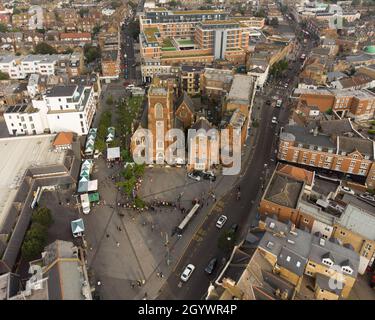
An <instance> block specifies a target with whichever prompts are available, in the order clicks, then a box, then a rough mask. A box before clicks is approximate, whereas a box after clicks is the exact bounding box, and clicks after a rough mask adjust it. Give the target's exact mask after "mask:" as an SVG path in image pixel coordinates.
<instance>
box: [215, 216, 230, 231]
mask: <svg viewBox="0 0 375 320" xmlns="http://www.w3.org/2000/svg"><path fill="white" fill-rule="evenodd" d="M227 220H228V217H227V216H224V215H223V214H222V215H221V216H220V217H219V219H217V221H216V227H217V228H219V229H221V228H222V227H223V226H224V224H225V222H227Z"/></svg>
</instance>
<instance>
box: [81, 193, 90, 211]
mask: <svg viewBox="0 0 375 320" xmlns="http://www.w3.org/2000/svg"><path fill="white" fill-rule="evenodd" d="M81 205H82V211H83V213H84V214H89V213H90V199H89V195H88V193H84V194H81Z"/></svg>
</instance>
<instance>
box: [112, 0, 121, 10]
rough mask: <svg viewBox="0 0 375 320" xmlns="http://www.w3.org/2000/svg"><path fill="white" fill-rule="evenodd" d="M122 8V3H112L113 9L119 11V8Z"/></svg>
mask: <svg viewBox="0 0 375 320" xmlns="http://www.w3.org/2000/svg"><path fill="white" fill-rule="evenodd" d="M120 6H121V2H120V1H112V2H111V7H112V8H113V9H117V8H119V7H120Z"/></svg>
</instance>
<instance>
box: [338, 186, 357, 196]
mask: <svg viewBox="0 0 375 320" xmlns="http://www.w3.org/2000/svg"><path fill="white" fill-rule="evenodd" d="M339 190H340V191H341V192H344V193H349V194H353V195H354V194H355V192H354V191H353V190H352V189H350V188H349V187H345V186H340V187H339Z"/></svg>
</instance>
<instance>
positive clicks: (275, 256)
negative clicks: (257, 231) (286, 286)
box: [258, 218, 359, 300]
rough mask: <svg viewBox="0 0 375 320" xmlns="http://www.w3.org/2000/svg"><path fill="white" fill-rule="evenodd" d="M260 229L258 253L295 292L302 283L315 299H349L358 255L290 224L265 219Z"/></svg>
mask: <svg viewBox="0 0 375 320" xmlns="http://www.w3.org/2000/svg"><path fill="white" fill-rule="evenodd" d="M260 225H261V227H262V228H264V229H265V231H266V233H265V234H264V236H263V237H262V239H261V240H260V242H259V245H258V250H259V251H260V253H261V254H262V255H263V256H264V257H265V259H266V260H267V261H268V262H269V263H270V264H271V266H272V267H273V272H274V273H275V274H277V275H279V276H280V277H281V278H283V279H285V280H287V281H288V282H290V283H291V284H293V285H294V287H295V290H296V291H297V292H301V291H303V290H304V286H303V285H302V284H303V282H305V283H306V282H309V281H311V282H312V283H314V284H315V285H314V291H315V292H314V294H315V299H332V300H338V299H339V298H348V297H349V294H350V291H351V289H352V287H353V285H354V283H355V281H356V278H357V275H358V267H359V255H358V253H356V252H354V251H353V250H351V249H349V248H346V247H344V246H342V245H340V244H338V243H336V242H335V241H334V240H332V239H330V240H327V239H325V238H322V237H321V236H320V235H319V234H311V233H309V232H306V231H303V230H301V229H297V228H296V227H295V225H294V224H284V223H281V222H279V221H277V220H275V219H272V218H267V219H266V220H265V221H264V222H262V223H260ZM330 279H335V280H336V282H335V284H336V286H332V285H331V286H330V282H332V281H330ZM321 289H323V290H321ZM324 291H328V292H327V293H325V292H324Z"/></svg>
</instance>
